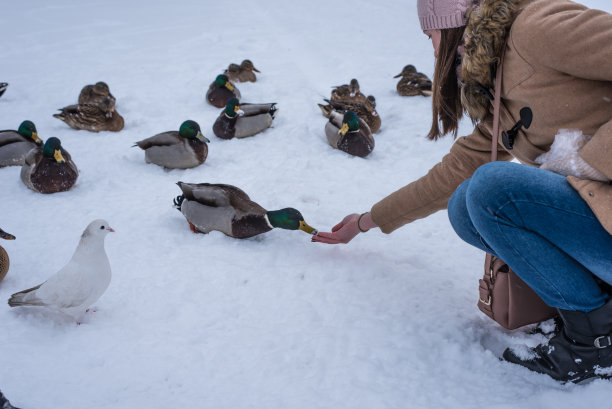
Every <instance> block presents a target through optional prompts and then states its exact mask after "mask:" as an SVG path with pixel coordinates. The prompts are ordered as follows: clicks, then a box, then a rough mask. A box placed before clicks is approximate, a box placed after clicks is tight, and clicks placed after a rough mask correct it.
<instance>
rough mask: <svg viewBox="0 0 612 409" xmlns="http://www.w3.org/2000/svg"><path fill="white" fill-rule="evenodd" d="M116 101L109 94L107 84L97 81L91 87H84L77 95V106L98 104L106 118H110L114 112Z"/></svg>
mask: <svg viewBox="0 0 612 409" xmlns="http://www.w3.org/2000/svg"><path fill="white" fill-rule="evenodd" d="M116 102H117V100H116V99H115V97H114V96H113V94H111V92H110V88H109V86H108V84H107V83H106V82H104V81H98V82H96V83H95V84H93V85H86V86H84V87H83V89H82V90H81V93H80V94H79V104H80V105H82V104H98V105H100V106H101V108H102V109H104V110H105V111H106V116H107V117H109V118H110V117H111V116H112V115H113V112H115V104H116Z"/></svg>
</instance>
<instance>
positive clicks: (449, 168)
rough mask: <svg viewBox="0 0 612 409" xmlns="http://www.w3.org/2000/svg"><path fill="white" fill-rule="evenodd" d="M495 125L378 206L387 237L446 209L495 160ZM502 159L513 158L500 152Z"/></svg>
mask: <svg viewBox="0 0 612 409" xmlns="http://www.w3.org/2000/svg"><path fill="white" fill-rule="evenodd" d="M491 123H492V120H490V119H489V120H488V121H487V123H486V124H480V125H478V126H477V127H476V128H475V129H474V132H472V134H470V135H468V136H463V137H461V138H459V139H457V141H456V142H455V143H454V144H453V146H452V147H451V150H450V152H449V153H448V154H447V155H445V156H444V158H442V161H441V162H440V163H438V164H437V165H435V166H434V167H433V168H431V169H430V170H429V172H428V173H427V174H426V175H425V176H423V177H421V178H420V179H418V180H416V181H414V182H412V183H410V184H409V185H407V186H404V187H403V188H401V189H399V190H397V191H396V192H394V193H392V194H390V195H389V196H387V197H385V198H384V199H382V200H381V201H380V202H378V203H376V204H375V205H374V206H373V207H372V209H371V213H372V220H374V222H375V223H376V224H377V225H378V226H379V227H380V229H381V230H382V231H383V232H384V233H391V232H392V231H393V230H395V229H397V228H399V227H401V226H403V225H404V224H407V223H410V222H412V221H415V220H417V219H421V218H424V217H427V216H429V215H430V214H432V213H435V212H437V211H438V210H442V209H445V208H446V206H447V204H448V200H449V199H450V197H451V196H452V194H453V192H454V191H455V189H456V188H457V186H459V185H460V184H461V183H462V182H463V181H465V180H466V179H468V178H470V177H471V176H472V174H473V173H474V171H475V170H476V169H477V168H478V167H479V166H480V165H482V164H484V163H487V162H489V161H490V160H491V134H490V131H489V129H490V126H489V125H491ZM498 158H499V160H510V159H511V158H512V157H511V156H510V154H508V153H507V152H506V151H505V150H503V148H499V149H498Z"/></svg>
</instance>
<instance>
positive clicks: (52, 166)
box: [21, 137, 79, 193]
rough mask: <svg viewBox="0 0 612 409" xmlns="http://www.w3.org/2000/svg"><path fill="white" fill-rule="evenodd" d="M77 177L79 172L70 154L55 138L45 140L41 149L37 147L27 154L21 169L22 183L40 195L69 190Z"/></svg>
mask: <svg viewBox="0 0 612 409" xmlns="http://www.w3.org/2000/svg"><path fill="white" fill-rule="evenodd" d="M78 177H79V171H78V170H77V167H76V165H75V164H74V162H73V161H72V158H71V157H70V154H69V153H68V152H67V151H66V150H64V148H62V143H61V142H60V140H59V139H58V138H55V137H52V138H49V139H47V142H45V145H44V146H43V147H42V148H40V147H37V148H34V149H32V150H31V151H30V152H28V155H27V156H26V158H25V163H24V165H23V166H22V167H21V180H22V181H23V183H25V185H26V186H27V187H29V188H30V189H32V190H34V191H36V192H40V193H56V192H65V191H67V190H70V189H71V188H72V187H73V186H74V184H75V183H76V181H77V178H78Z"/></svg>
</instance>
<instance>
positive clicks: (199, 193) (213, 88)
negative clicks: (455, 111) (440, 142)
mask: <svg viewBox="0 0 612 409" xmlns="http://www.w3.org/2000/svg"><path fill="white" fill-rule="evenodd" d="M255 73H260V71H259V70H257V69H256V68H255V66H254V65H253V63H252V62H251V61H250V60H244V61H243V62H242V63H241V64H240V65H238V64H230V65H229V67H228V68H227V69H226V70H225V71H224V72H223V74H219V75H218V76H217V77H216V78H215V80H214V81H213V82H212V83H211V84H210V86H209V87H208V90H207V92H206V97H205V99H206V101H207V102H208V103H209V104H211V105H212V106H214V107H217V108H222V110H221V112H220V113H219V116H218V118H217V119H216V120H215V123H214V124H213V127H212V128H213V133H214V134H215V136H217V137H218V138H221V139H232V138H245V137H250V136H253V135H256V134H258V133H260V132H262V131H264V130H265V129H267V128H269V127H270V126H271V125H272V122H273V120H274V117H275V115H276V113H277V111H278V109H277V107H276V104H275V103H261V104H249V103H241V102H240V99H241V94H240V91H239V90H238V88H237V87H236V85H234V82H247V81H249V82H256V81H257V77H256V75H255ZM398 77H401V79H400V81H399V82H398V84H397V92H398V93H399V94H400V95H405V96H416V95H423V96H428V95H431V81H430V80H429V79H428V78H427V76H425V75H424V74H421V73H419V72H417V70H416V68H415V67H414V66H412V65H407V66H405V67H404V69H403V70H402V72H401V73H400V74H398V75H397V76H395V78H398ZM7 86H8V84H6V83H0V96H1V95H2V94H3V93H4V92H5V91H6V88H7ZM324 101H325V103H326V104H325V105H323V104H318V106H319V108H320V109H321V112H322V114H323V116H324V117H326V118H328V121H327V123H326V125H325V135H326V137H327V141H328V143H329V145H330V146H332V147H333V148H335V149H339V150H342V151H344V152H346V153H348V154H350V155H354V156H359V157H366V156H368V155H369V154H370V153H371V152H372V151H373V149H374V146H375V143H374V138H373V136H372V134H374V133H377V132H378V131H379V130H380V127H381V118H380V116H379V115H378V112H377V111H376V99H375V98H374V96H372V95H368V96H366V95H365V94H363V93H362V92H361V90H360V87H359V82H358V81H357V79H352V80H351V81H350V82H349V84H344V85H340V86H336V87H333V89H332V92H331V95H330V98H329V99H324ZM53 116H54V117H56V118H59V119H61V120H62V121H64V122H65V123H66V124H68V125H69V126H70V127H71V128H74V129H80V130H87V131H90V132H100V131H112V132H118V131H120V130H122V129H123V126H124V119H123V117H122V116H121V115H120V114H119V112H117V110H116V99H115V97H114V96H113V94H112V93H111V91H110V88H109V86H108V84H106V83H105V82H97V83H95V84H92V85H87V86H85V87H84V88H83V89H82V90H81V92H80V94H79V97H78V102H77V104H74V105H69V106H66V107H64V108H62V109H60V112H59V113H57V114H54V115H53ZM209 142H210V140H208V139H207V138H206V137H205V136H204V135H203V133H202V130H201V128H200V126H199V124H198V123H197V122H195V121H192V120H187V121H184V122H183V123H182V124H181V126H180V127H179V129H178V131H166V132H162V133H159V134H157V135H154V136H151V137H149V138H146V139H143V140H141V141H138V142H136V143H135V145H134V146H137V147H139V148H140V149H142V150H143V151H144V153H145V161H146V162H147V163H153V164H156V165H158V166H162V167H164V168H168V169H187V168H193V167H196V166H199V165H201V164H202V163H204V161H205V160H206V158H207V156H208V145H207V143H209ZM5 166H21V180H22V181H23V183H24V184H25V185H26V186H27V187H28V188H30V189H32V190H34V191H36V192H40V193H45V194H50V193H56V192H63V191H67V190H70V189H71V188H72V187H73V186H74V185H75V183H76V181H77V179H78V175H79V172H78V169H77V167H76V165H75V164H74V162H73V161H72V157H71V155H70V153H68V151H67V150H66V149H65V148H64V147H63V146H62V144H61V141H60V140H59V139H58V138H55V137H51V138H49V139H47V141H46V142H44V143H43V141H42V140H41V139H40V138H39V136H38V132H37V130H36V126H35V125H34V123H33V122H31V121H27V120H26V121H23V122H22V123H21V124H20V125H19V128H18V129H17V130H4V131H0V168H1V167H5ZM178 186H179V188H180V189H181V192H182V194H181V195H180V196H178V197H176V198H175V199H174V206H175V207H176V208H177V209H178V210H179V211H180V212H181V213H182V214H183V215H184V217H185V218H186V220H187V222H188V223H189V226H190V228H191V230H192V231H194V232H200V233H208V232H210V231H213V230H216V231H220V232H223V233H224V234H226V235H228V236H230V237H234V238H247V237H252V236H255V235H258V234H261V233H264V232H267V231H269V230H271V229H273V228H282V229H288V230H302V231H304V232H306V233H308V234H316V232H317V231H316V230H315V229H314V228H312V227H311V226H309V225H308V224H307V223H306V222H305V221H304V217H303V216H302V214H301V213H300V212H299V211H298V210H296V209H294V208H285V209H280V210H271V211H268V210H266V209H265V208H263V207H262V206H260V205H259V204H257V203H255V202H253V201H252V200H251V199H250V198H249V196H248V195H247V194H246V193H245V192H244V191H242V190H241V189H239V188H238V187H235V186H231V185H225V184H210V183H197V184H196V183H184V182H178ZM0 238H3V239H14V236H12V235H10V234H8V233H5V232H4V231H2V230H1V229H0ZM8 266H9V261H8V255H7V254H6V251H5V250H4V249H3V248H2V247H0V280H2V278H4V275H6V271H8ZM5 269H6V271H4V270H5ZM15 303H17V301H15Z"/></svg>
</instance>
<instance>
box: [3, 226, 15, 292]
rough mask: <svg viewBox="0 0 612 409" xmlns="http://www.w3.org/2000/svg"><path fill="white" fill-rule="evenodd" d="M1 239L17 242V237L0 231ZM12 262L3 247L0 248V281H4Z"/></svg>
mask: <svg viewBox="0 0 612 409" xmlns="http://www.w3.org/2000/svg"><path fill="white" fill-rule="evenodd" d="M0 238H3V239H4V240H15V236H13V235H12V234H9V233H7V232H5V231H4V230H2V229H0ZM10 265H11V261H10V260H9V256H8V253H7V252H6V250H4V248H3V247H2V246H0V281H2V280H4V277H6V273H8V270H9V266H10Z"/></svg>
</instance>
